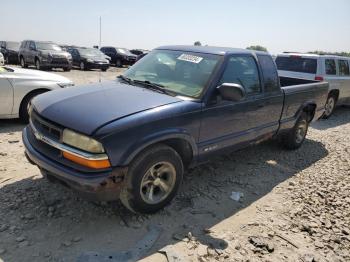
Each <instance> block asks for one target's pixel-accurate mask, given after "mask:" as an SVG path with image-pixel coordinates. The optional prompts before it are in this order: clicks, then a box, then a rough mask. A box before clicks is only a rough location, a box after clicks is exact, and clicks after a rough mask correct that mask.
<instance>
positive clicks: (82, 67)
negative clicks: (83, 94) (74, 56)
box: [80, 62, 86, 71]
mask: <svg viewBox="0 0 350 262" xmlns="http://www.w3.org/2000/svg"><path fill="white" fill-rule="evenodd" d="M80 70H81V71H86V65H85V63H84V62H80Z"/></svg>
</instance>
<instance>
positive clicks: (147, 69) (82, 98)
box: [22, 46, 328, 213]
mask: <svg viewBox="0 0 350 262" xmlns="http://www.w3.org/2000/svg"><path fill="white" fill-rule="evenodd" d="M327 93H328V83H326V82H318V81H312V80H305V79H296V78H279V77H278V74H277V69H276V65H275V63H274V61H273V60H272V58H271V56H270V55H269V54H268V53H265V52H256V51H251V50H245V49H233V48H221V47H198V46H165V47H160V48H157V49H155V50H153V51H152V52H150V53H149V54H148V55H147V56H145V57H144V58H143V59H142V60H140V61H139V62H138V63H136V64H135V65H133V66H131V67H130V68H129V69H128V70H127V71H126V72H125V73H124V74H123V75H121V76H120V77H119V79H116V80H115V81H109V82H105V83H98V84H93V85H87V86H81V87H77V88H71V89H67V90H60V91H54V92H49V93H47V94H44V95H41V96H39V97H37V98H35V99H34V100H33V101H32V104H31V108H30V125H28V126H27V127H26V128H25V129H24V130H23V135H22V136H23V142H24V145H25V148H26V155H27V157H28V159H29V161H30V162H31V163H34V164H36V165H38V166H39V168H40V170H41V171H42V174H43V175H44V176H45V177H47V178H48V179H49V180H51V181H60V182H63V184H65V185H67V186H69V187H71V188H73V189H75V190H77V191H79V192H80V193H82V195H84V196H87V197H90V198H94V199H98V200H100V201H103V200H105V201H111V200H116V199H118V198H119V197H120V199H121V201H122V203H123V204H124V205H125V206H126V207H127V208H129V209H130V210H132V211H134V212H142V213H152V212H155V211H157V210H159V209H161V208H162V207H164V206H165V205H166V204H167V203H169V202H170V201H171V199H172V198H173V197H174V196H175V195H176V192H177V190H178V189H179V187H180V185H181V181H182V178H183V174H184V170H185V169H186V168H187V167H189V166H194V165H196V164H198V163H200V162H202V161H206V160H207V159H208V158H210V157H212V156H215V155H218V154H220V153H223V152H225V151H226V150H228V149H230V150H237V149H240V148H242V147H244V146H248V145H252V144H256V143H258V142H261V141H263V140H266V139H269V138H272V137H276V136H278V137H280V138H281V142H282V143H283V145H284V146H285V147H286V148H288V149H297V148H299V147H300V146H301V145H302V143H303V141H304V139H305V137H306V134H307V131H308V126H309V123H310V122H311V121H313V120H317V119H318V118H319V117H320V116H321V115H322V114H323V112H324V104H325V101H326V98H327ZM84 115H86V116H88V117H82V116H84Z"/></svg>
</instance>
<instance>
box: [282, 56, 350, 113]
mask: <svg viewBox="0 0 350 262" xmlns="http://www.w3.org/2000/svg"><path fill="white" fill-rule="evenodd" d="M276 64H277V68H278V73H279V75H280V76H283V77H298V78H303V79H310V80H318V81H327V82H328V83H329V91H328V99H327V102H326V110H325V113H324V115H323V117H324V118H328V117H329V116H331V114H332V113H333V111H334V108H335V106H336V105H350V70H349V66H350V58H348V57H341V56H333V55H315V54H300V53H283V54H279V55H278V56H277V58H276Z"/></svg>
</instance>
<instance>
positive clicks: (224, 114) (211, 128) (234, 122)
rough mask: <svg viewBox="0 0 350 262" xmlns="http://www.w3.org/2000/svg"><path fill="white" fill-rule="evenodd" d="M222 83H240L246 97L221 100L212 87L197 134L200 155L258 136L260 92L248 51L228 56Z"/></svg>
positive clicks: (258, 77) (249, 140) (256, 72)
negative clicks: (246, 53)
mask: <svg viewBox="0 0 350 262" xmlns="http://www.w3.org/2000/svg"><path fill="white" fill-rule="evenodd" d="M222 83H235V84H240V85H241V86H242V87H243V88H244V89H245V91H246V98H244V99H243V100H241V101H238V102H233V101H227V100H223V99H222V98H221V97H220V95H219V93H218V91H217V90H215V93H214V94H213V97H212V101H211V102H209V103H207V105H205V106H204V108H203V111H202V121H201V129H200V136H199V154H200V155H202V157H206V156H207V155H209V154H210V151H213V152H214V151H217V150H221V149H225V148H228V147H232V146H237V147H240V146H244V145H245V144H247V143H249V142H251V141H252V140H254V139H255V138H256V136H257V134H256V129H257V127H258V126H259V124H260V122H259V121H260V120H259V110H260V109H261V105H260V104H259V103H258V102H257V100H259V98H260V97H261V96H263V93H262V88H261V80H260V75H259V70H258V66H257V61H256V59H255V58H254V57H253V56H251V55H233V56H231V57H229V58H228V61H226V66H225V70H224V72H223V74H222V76H221V80H220V81H219V83H218V85H220V84H222Z"/></svg>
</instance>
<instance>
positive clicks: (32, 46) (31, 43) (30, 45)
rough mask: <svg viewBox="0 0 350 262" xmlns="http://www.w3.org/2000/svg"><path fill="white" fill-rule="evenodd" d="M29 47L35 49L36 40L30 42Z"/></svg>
mask: <svg viewBox="0 0 350 262" xmlns="http://www.w3.org/2000/svg"><path fill="white" fill-rule="evenodd" d="M29 48H30V49H32V50H35V44H34V42H32V41H31V42H30V44H29Z"/></svg>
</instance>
